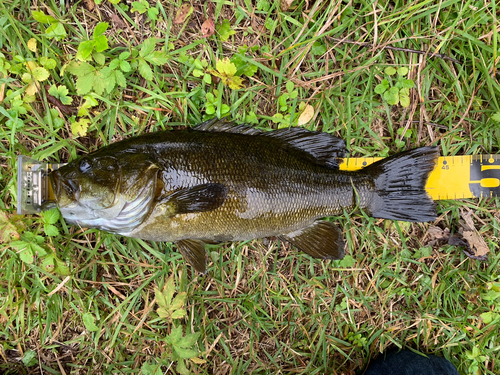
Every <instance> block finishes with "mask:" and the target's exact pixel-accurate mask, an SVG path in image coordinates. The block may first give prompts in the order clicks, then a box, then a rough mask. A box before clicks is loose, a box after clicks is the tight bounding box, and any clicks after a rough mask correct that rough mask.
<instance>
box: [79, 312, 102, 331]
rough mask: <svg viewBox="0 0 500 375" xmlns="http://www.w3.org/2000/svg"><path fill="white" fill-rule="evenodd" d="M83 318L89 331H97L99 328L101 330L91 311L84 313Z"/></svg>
mask: <svg viewBox="0 0 500 375" xmlns="http://www.w3.org/2000/svg"><path fill="white" fill-rule="evenodd" d="M82 319H83V324H84V325H85V328H86V329H87V331H90V332H96V331H97V330H99V327H97V326H96V325H95V318H94V316H93V315H92V314H91V313H85V314H83V316H82Z"/></svg>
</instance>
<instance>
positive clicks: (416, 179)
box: [363, 147, 439, 222]
mask: <svg viewBox="0 0 500 375" xmlns="http://www.w3.org/2000/svg"><path fill="white" fill-rule="evenodd" d="M438 156H439V151H438V148H437V147H420V148H416V149H414V150H410V151H405V152H402V153H400V154H396V155H393V156H391V157H389V158H386V159H383V160H380V161H378V162H376V163H373V164H372V165H369V166H368V167H366V168H364V169H363V170H364V171H366V172H367V173H369V174H371V175H372V176H374V182H375V190H376V195H375V196H374V198H373V200H372V202H371V204H370V206H369V207H368V210H369V211H370V212H371V214H372V216H373V217H379V218H382V219H391V220H402V221H414V222H425V221H433V220H435V219H436V207H435V204H434V201H433V200H432V199H431V198H430V197H429V196H428V195H427V192H426V191H425V184H426V182H427V178H428V177H429V174H430V172H431V171H432V170H433V169H434V166H435V164H436V159H437V158H438Z"/></svg>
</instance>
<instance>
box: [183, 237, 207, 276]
mask: <svg viewBox="0 0 500 375" xmlns="http://www.w3.org/2000/svg"><path fill="white" fill-rule="evenodd" d="M176 245H177V249H179V252H180V253H181V254H182V257H183V258H184V260H185V261H186V262H188V263H189V264H190V265H191V266H193V267H194V269H195V270H196V271H198V272H201V273H205V272H206V270H207V260H206V256H205V254H206V252H205V243H204V242H203V241H199V240H180V241H177V242H176Z"/></svg>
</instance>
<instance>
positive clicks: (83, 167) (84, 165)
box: [78, 159, 92, 173]
mask: <svg viewBox="0 0 500 375" xmlns="http://www.w3.org/2000/svg"><path fill="white" fill-rule="evenodd" d="M91 168H92V165H90V162H89V161H88V160H87V159H83V160H82V161H81V162H80V164H78V169H79V170H80V172H82V173H87V172H88V171H90V169H91Z"/></svg>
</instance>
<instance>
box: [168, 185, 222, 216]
mask: <svg viewBox="0 0 500 375" xmlns="http://www.w3.org/2000/svg"><path fill="white" fill-rule="evenodd" d="M226 197H227V188H226V186H224V185H222V184H211V183H210V184H202V185H196V186H193V187H191V188H188V189H181V190H178V191H176V192H175V193H173V194H171V195H168V196H166V197H163V198H162V199H161V200H162V201H163V202H162V203H161V205H163V206H164V207H165V210H166V212H167V213H168V214H170V215H176V214H187V213H191V212H205V211H212V210H215V209H216V208H219V207H220V206H221V205H222V204H223V203H224V201H225V200H226Z"/></svg>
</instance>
